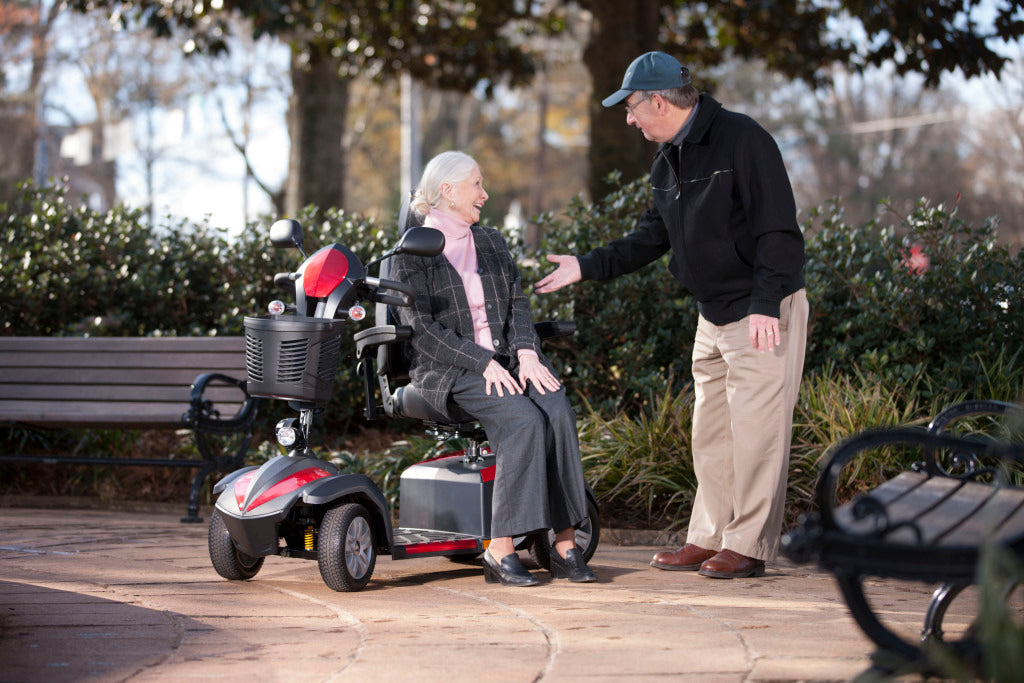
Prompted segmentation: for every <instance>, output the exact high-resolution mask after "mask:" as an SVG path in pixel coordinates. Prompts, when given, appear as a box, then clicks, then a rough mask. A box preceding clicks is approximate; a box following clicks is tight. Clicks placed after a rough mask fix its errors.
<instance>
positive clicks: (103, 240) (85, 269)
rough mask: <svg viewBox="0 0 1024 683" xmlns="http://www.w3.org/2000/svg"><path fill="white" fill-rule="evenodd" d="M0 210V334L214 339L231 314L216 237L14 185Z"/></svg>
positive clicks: (226, 272) (203, 229)
mask: <svg viewBox="0 0 1024 683" xmlns="http://www.w3.org/2000/svg"><path fill="white" fill-rule="evenodd" d="M21 189H22V192H21V194H20V195H19V196H18V198H17V199H16V201H14V202H12V203H11V204H4V205H0V215H2V216H3V218H2V223H0V283H3V287H4V289H5V290H6V291H7V292H8V294H9V296H8V297H6V301H7V303H6V304H5V305H4V306H3V307H2V309H0V334H4V335H52V336H58V335H83V334H92V335H101V336H133V335H157V334H162V335H206V334H215V333H217V331H218V329H219V328H220V327H221V326H223V325H224V324H225V321H226V320H227V319H228V318H229V314H230V311H231V310H232V308H233V307H234V306H235V305H236V304H235V302H233V301H232V300H231V297H230V291H229V283H230V282H232V281H233V280H234V278H233V277H232V272H231V265H232V264H231V263H230V262H229V260H228V259H227V253H228V241H227V238H226V235H225V233H224V231H223V230H217V229H214V228H211V227H210V226H209V225H206V224H203V225H189V224H186V223H185V222H184V221H177V222H172V223H170V224H169V225H167V226H165V227H164V228H163V229H161V230H159V231H157V230H151V229H149V228H148V227H146V226H145V224H144V222H143V214H142V212H141V211H138V210H129V209H125V208H122V207H117V208H114V209H111V210H110V211H108V212H104V213H100V212H96V211H93V210H91V209H88V208H86V207H83V206H79V205H77V204H75V203H73V202H69V201H68V199H67V197H66V196H65V191H64V189H63V188H62V187H59V186H58V187H54V188H39V187H36V186H34V185H31V184H27V185H24V186H22V188H21Z"/></svg>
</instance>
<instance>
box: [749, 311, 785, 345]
mask: <svg viewBox="0 0 1024 683" xmlns="http://www.w3.org/2000/svg"><path fill="white" fill-rule="evenodd" d="M781 343H782V335H781V334H780V333H779V319H778V318H773V317H771V316H768V315H760V314H758V313H751V314H750V345H751V346H753V347H754V348H755V349H757V350H758V351H761V352H764V351H773V350H774V349H775V347H776V346H779V345H780V344H781Z"/></svg>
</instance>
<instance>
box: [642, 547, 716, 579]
mask: <svg viewBox="0 0 1024 683" xmlns="http://www.w3.org/2000/svg"><path fill="white" fill-rule="evenodd" d="M714 556H715V551H714V550H706V549H704V548H701V547H700V546H699V545H694V544H692V543H687V544H686V545H684V546H683V547H682V548H680V549H679V550H662V551H661V552H660V553H656V554H655V555H654V559H652V560H651V566H652V567H657V568H658V569H668V570H669V571H673V572H693V571H697V570H698V569H700V565H701V563H702V562H704V560H707V559H709V558H712V557H714Z"/></svg>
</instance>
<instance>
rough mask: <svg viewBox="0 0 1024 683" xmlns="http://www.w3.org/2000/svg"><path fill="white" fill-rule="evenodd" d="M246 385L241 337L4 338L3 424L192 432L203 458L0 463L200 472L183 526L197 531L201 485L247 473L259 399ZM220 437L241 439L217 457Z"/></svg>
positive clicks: (51, 458)
mask: <svg viewBox="0 0 1024 683" xmlns="http://www.w3.org/2000/svg"><path fill="white" fill-rule="evenodd" d="M236 376H237V377H240V378H242V379H236ZM245 377H246V370H245V340H244V338H242V337H0V424H7V425H16V424H23V425H32V426H39V427H55V428H92V429H99V428H114V429H183V428H187V429H191V430H192V432H193V435H194V437H195V440H196V446H197V448H198V450H199V454H200V456H201V459H191V458H189V459H186V458H183V459H173V458H170V459H158V458H124V457H116V456H111V457H78V456H74V455H60V454H53V455H50V454H47V455H32V454H21V453H2V454H0V461H20V462H42V463H72V464H79V465H131V466H140V465H142V466H163V467H198V468H199V471H198V472H197V473H196V475H195V477H194V478H193V480H192V488H191V491H190V493H189V499H188V510H187V516H186V517H184V518H183V519H182V521H183V522H200V521H202V518H201V517H199V493H200V490H201V488H202V484H203V482H204V481H205V480H206V478H207V477H208V476H209V475H210V474H211V473H213V472H226V471H231V470H234V469H237V468H238V467H241V466H242V464H243V458H244V456H245V453H246V451H247V450H248V448H249V443H250V441H251V439H252V430H253V423H254V421H255V419H256V413H257V410H258V404H259V399H256V398H251V397H250V396H249V394H248V392H247V391H246V381H245ZM222 415H224V416H226V417H221V416H222ZM227 416H230V417H227ZM214 435H237V436H238V437H239V442H238V445H237V447H236V448H234V449H233V452H231V453H219V452H218V450H220V449H219V448H218V447H217V446H215V445H214V443H213V441H212V440H211V439H210V438H209V437H211V436H214Z"/></svg>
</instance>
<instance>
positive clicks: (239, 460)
mask: <svg viewBox="0 0 1024 683" xmlns="http://www.w3.org/2000/svg"><path fill="white" fill-rule="evenodd" d="M192 435H193V437H194V438H195V440H196V448H198V450H199V454H200V455H201V456H202V458H203V460H204V461H205V462H204V463H203V466H202V468H201V469H200V470H199V471H198V472H197V473H196V476H195V477H194V478H193V479H192V489H191V490H190V491H189V494H188V512H187V515H186V516H185V517H182V518H181V521H182V522H183V523H188V524H196V523H199V522H202V521H203V518H202V517H200V516H199V492H200V491H201V490H202V488H203V482H205V481H206V478H207V477H209V476H210V475H211V474H213V473H214V472H234V471H235V470H237V469H239V468H240V467H242V466H243V465H244V464H245V454H246V453H248V452H249V444H251V443H252V430H249V431H246V432H244V433H242V432H238V433H236V434H234V435H232V436H241V441H240V442H239V444H238V448H236V449H235V452H234V453H233V454H231V455H217V454H215V453H214V452H213V448H212V447H211V445H210V442H209V441H208V440H207V439H206V433H204V432H202V431H200V430H198V429H197V430H194V431H193V433H192Z"/></svg>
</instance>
